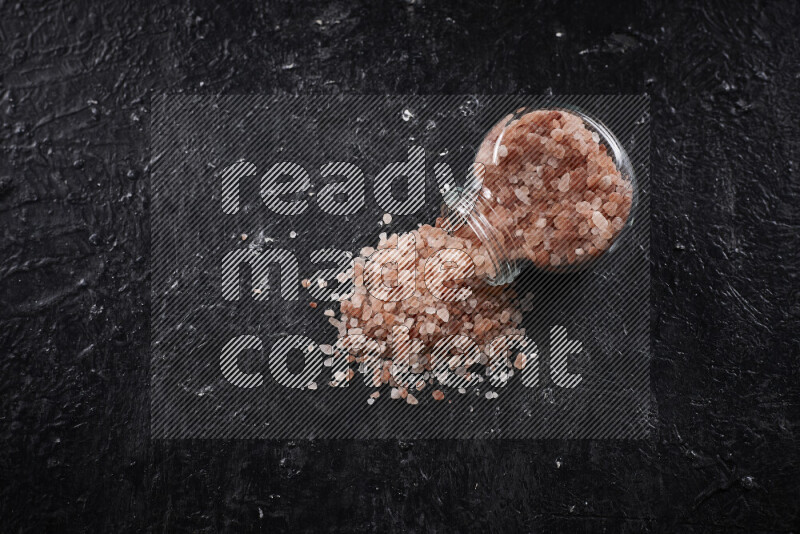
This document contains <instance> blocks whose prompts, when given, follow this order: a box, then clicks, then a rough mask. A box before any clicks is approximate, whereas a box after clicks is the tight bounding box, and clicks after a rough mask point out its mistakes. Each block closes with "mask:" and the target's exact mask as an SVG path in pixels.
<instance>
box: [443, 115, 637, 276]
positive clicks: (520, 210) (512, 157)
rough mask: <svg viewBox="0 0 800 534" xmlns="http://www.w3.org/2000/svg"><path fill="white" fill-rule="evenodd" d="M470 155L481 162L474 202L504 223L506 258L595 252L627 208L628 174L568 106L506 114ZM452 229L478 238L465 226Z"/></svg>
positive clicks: (546, 260) (572, 259)
mask: <svg viewBox="0 0 800 534" xmlns="http://www.w3.org/2000/svg"><path fill="white" fill-rule="evenodd" d="M475 162H476V163H478V164H481V165H483V166H484V181H483V189H482V190H481V191H480V192H479V197H483V198H481V199H480V200H481V203H480V204H478V206H477V207H478V209H481V210H482V211H483V213H484V215H485V217H486V219H487V220H488V222H489V223H490V224H491V225H492V226H494V227H495V228H499V229H502V230H503V232H502V233H503V236H504V238H505V241H506V242H504V243H502V244H501V245H502V249H503V250H504V252H505V255H506V257H507V258H509V259H516V258H528V259H530V260H531V261H533V263H534V264H536V265H537V266H539V267H557V266H563V265H571V264H576V263H579V262H582V261H585V260H587V259H588V258H592V257H596V256H599V255H600V254H602V253H603V251H605V250H607V249H608V248H609V247H610V246H611V243H613V241H614V239H615V238H616V237H617V235H618V234H619V232H620V231H621V230H622V228H623V227H624V226H625V222H626V220H627V218H628V215H629V214H630V210H631V204H632V200H633V188H632V186H631V182H630V177H628V176H622V174H621V173H620V171H619V169H617V167H616V165H615V163H614V161H613V160H612V158H611V157H610V156H609V155H608V152H607V149H606V147H605V146H603V145H602V144H600V137H599V135H598V134H597V133H596V132H592V131H590V130H589V129H587V127H586V125H585V124H584V122H583V120H582V119H581V118H580V117H578V116H576V115H574V114H572V113H569V112H566V111H555V110H537V111H531V112H529V113H525V114H523V115H521V116H519V117H518V118H515V119H513V120H512V117H511V116H508V117H506V118H505V119H503V120H502V121H500V122H499V123H498V124H497V125H496V126H495V127H494V128H492V130H491V131H490V132H489V134H488V135H487V137H486V138H485V139H484V141H483V143H482V144H481V146H480V148H479V150H478V154H477V156H476V158H475ZM487 204H488V207H487V206H486V205H487ZM441 223H442V221H441V220H440V221H438V222H437V225H441ZM457 235H459V236H461V237H464V238H466V239H476V238H475V237H474V236H473V235H472V234H471V232H470V230H469V228H467V227H462V228H461V229H459V231H458V233H457Z"/></svg>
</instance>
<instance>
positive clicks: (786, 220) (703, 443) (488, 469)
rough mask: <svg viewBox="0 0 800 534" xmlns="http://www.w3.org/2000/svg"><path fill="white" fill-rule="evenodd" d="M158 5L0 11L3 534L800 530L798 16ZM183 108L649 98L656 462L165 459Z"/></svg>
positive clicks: (641, 445)
mask: <svg viewBox="0 0 800 534" xmlns="http://www.w3.org/2000/svg"><path fill="white" fill-rule="evenodd" d="M163 4H164V5H157V4H156V3H150V2H113V3H99V2H98V3H96V4H93V3H89V2H85V1H74V2H66V1H65V2H50V3H35V2H19V3H18V2H7V1H2V0H0V48H2V54H0V73H1V74H2V81H1V82H0V110H2V111H1V112H0V113H1V115H0V116H1V117H2V121H0V162H1V163H0V235H2V244H1V245H0V321H1V322H0V347H2V360H0V365H1V366H2V367H1V368H0V393H1V394H2V403H1V404H0V408H1V410H2V411H0V436H1V437H2V449H1V451H0V500H2V515H1V516H0V530H2V531H3V532H67V531H86V532H133V531H154V532H155V531H157V532H171V531H178V532H216V531H256V532H258V531H260V532H275V531H311V530H328V531H337V532H345V531H350V530H355V531H381V532H403V531H411V532H423V531H438V532H444V531H468V530H475V531H477V530H482V531H488V532H519V531H544V532H579V531H607V532H616V531H625V532H639V531H655V532H756V531H760V532H790V531H797V530H798V528H800V527H798V522H799V521H800V519H799V518H798V512H799V508H800V505H798V493H800V482H798V479H799V478H800V459H798V448H799V447H798V437H797V431H798V412H800V409H798V397H800V395H798V394H799V393H800V391H799V389H800V387H799V386H798V353H800V346H799V344H798V337H797V334H796V330H797V328H798V326H799V323H800V321H799V319H800V302H799V301H800V294H799V293H798V285H799V284H798V280H797V274H798V268H797V266H798V262H799V261H800V256H799V253H798V249H799V248H800V240H798V236H797V234H798V230H800V226H799V223H798V208H797V206H796V203H797V202H798V192H799V191H798V189H799V188H800V181H799V180H798V164H799V163H798V160H799V158H800V150H799V149H798V145H799V144H800V134H799V133H798V132H800V129H799V128H798V121H799V120H800V100H798V87H799V86H800V40H799V39H798V35H797V32H798V27H800V7H798V5H797V4H795V3H793V2H748V3H736V4H735V3H732V2H724V3H723V2H719V3H717V4H715V5H706V6H692V5H683V6H679V5H676V4H675V3H672V2H658V3H657V2H647V3H635V4H631V5H623V4H621V3H612V2H609V3H606V4H604V5H600V4H599V3H595V2H586V3H584V4H582V5H580V6H578V5H572V4H570V5H567V4H563V5H554V4H553V3H550V2H539V3H536V2H526V3H524V4H518V3H503V2H499V1H497V2H494V3H486V4H480V3H477V2H471V1H463V2H452V3H450V4H449V5H448V6H445V5H442V4H440V3H438V2H433V1H432V0H417V1H416V2H412V1H407V2H402V1H396V0H387V1H380V2H377V1H368V0H365V1H363V2H360V3H357V2H352V3H343V2H334V3H330V4H327V5H323V4H318V3H310V2H309V3H306V2H269V3H264V5H261V6H258V7H256V6H255V5H251V6H245V5H241V6H235V7H233V6H231V5H229V4H233V3H232V2H230V3H229V2H226V3H224V4H223V5H222V6H221V7H220V6H214V5H213V4H212V3H210V2H208V3H203V4H200V3H198V4H197V5H189V3H187V2H182V3H177V2H176V3H172V4H171V5H168V4H167V3H166V2H164V3H163ZM165 90H169V91H186V92H200V93H218V92H228V93H229V92H288V93H299V94H306V93H337V92H352V93H379V94H384V93H518V92H523V93H534V94H540V93H550V92H552V93H620V92H621V93H643V92H646V93H648V94H650V95H651V97H652V128H653V145H652V176H653V202H652V212H653V231H652V255H653V266H652V278H653V284H652V328H653V348H654V358H653V363H652V386H653V392H654V396H655V400H656V403H657V406H658V419H657V423H656V425H657V426H656V429H655V431H654V433H653V438H652V439H651V440H650V441H632V442H617V441H608V442H585V441H574V442H565V441H519V442H514V441H512V442H500V443H498V442H480V441H439V442H414V443H397V442H392V441H380V442H369V441H360V442H359V441H356V442H349V441H333V442H329V441H319V442H296V443H286V442H264V441H251V442H247V441H245V442H221V441H209V442H203V441H196V442H154V441H151V440H150V439H149V437H148V426H149V425H148V365H147V362H148V334H149V326H148V304H149V296H148V284H149V280H148V257H149V246H148V233H149V228H148V188H149V185H148V154H147V126H148V120H149V115H148V110H149V102H150V99H151V98H152V96H153V95H154V94H156V93H158V92H160V91H165ZM559 465H560V467H559Z"/></svg>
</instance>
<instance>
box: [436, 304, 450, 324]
mask: <svg viewBox="0 0 800 534" xmlns="http://www.w3.org/2000/svg"><path fill="white" fill-rule="evenodd" d="M436 315H438V316H439V318H440V319H441V320H442V321H443V322H445V323H446V322H447V321H449V320H450V312H448V311H447V308H439V309H438V310H437V311H436Z"/></svg>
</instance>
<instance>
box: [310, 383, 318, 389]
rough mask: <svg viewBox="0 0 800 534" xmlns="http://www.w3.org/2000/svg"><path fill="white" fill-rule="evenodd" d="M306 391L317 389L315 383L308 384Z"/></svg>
mask: <svg viewBox="0 0 800 534" xmlns="http://www.w3.org/2000/svg"><path fill="white" fill-rule="evenodd" d="M308 389H312V390H313V389H317V383H316V382H309V383H308Z"/></svg>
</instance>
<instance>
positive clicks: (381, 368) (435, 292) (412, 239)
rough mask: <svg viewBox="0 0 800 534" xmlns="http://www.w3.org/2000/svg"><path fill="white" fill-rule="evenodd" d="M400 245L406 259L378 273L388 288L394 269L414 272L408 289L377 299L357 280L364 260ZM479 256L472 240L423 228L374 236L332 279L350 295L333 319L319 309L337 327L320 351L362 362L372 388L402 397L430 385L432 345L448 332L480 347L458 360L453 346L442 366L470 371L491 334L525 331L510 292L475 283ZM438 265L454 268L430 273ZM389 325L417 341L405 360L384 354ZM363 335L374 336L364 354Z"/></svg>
mask: <svg viewBox="0 0 800 534" xmlns="http://www.w3.org/2000/svg"><path fill="white" fill-rule="evenodd" d="M403 243H407V244H409V246H412V244H413V247H414V248H415V252H416V253H415V254H414V261H413V262H412V263H409V262H403V261H399V262H398V263H396V264H394V265H395V267H394V268H391V269H385V270H383V271H382V278H383V281H384V283H385V284H387V285H388V286H390V287H392V286H394V287H400V284H399V282H403V280H400V279H399V276H402V275H398V273H408V272H410V273H414V274H413V276H415V279H416V283H415V288H414V289H413V293H411V294H409V295H407V297H406V298H402V299H401V300H399V301H396V302H389V301H385V300H382V299H381V298H378V297H377V296H375V295H374V294H373V293H372V292H371V291H369V290H368V288H367V285H366V284H365V283H364V279H365V276H367V275H365V266H366V265H367V260H368V258H370V257H372V256H373V255H374V254H375V253H376V252H378V251H381V250H396V249H402V245H403ZM464 255H469V257H470V258H472V262H473V264H474V265H475V266H474V269H473V268H472V267H471V266H469V264H468V263H467V262H464V261H463V258H464ZM482 255H485V252H484V251H483V250H482V249H481V247H480V246H477V245H476V244H475V242H473V241H472V240H468V239H462V238H458V237H453V236H451V235H448V234H447V232H445V231H444V230H443V229H441V228H437V227H432V226H429V225H424V226H421V227H420V228H419V229H418V230H414V231H412V232H407V233H405V234H402V235H398V234H392V235H391V236H387V235H386V234H381V236H380V242H379V243H378V247H377V249H372V248H371V247H366V248H364V249H362V250H361V253H360V256H358V257H357V258H355V260H354V262H353V267H352V268H351V269H350V270H348V271H347V272H344V273H341V274H340V275H339V277H338V281H339V282H346V281H348V280H350V281H352V282H353V283H354V293H353V295H352V296H351V297H349V298H348V299H345V300H342V301H341V303H340V306H341V307H340V313H339V315H338V317H337V316H336V314H335V313H334V312H333V311H332V310H331V311H328V312H326V314H327V315H328V316H329V321H330V323H331V324H332V325H333V326H334V327H336V328H337V329H338V333H339V342H338V343H337V346H336V347H335V348H334V347H328V346H326V347H325V351H327V352H331V353H333V352H336V353H337V354H338V355H339V356H341V357H345V358H347V359H348V361H350V362H353V361H355V362H357V363H359V364H365V363H369V366H368V369H367V370H368V371H370V372H372V377H373V380H372V382H373V385H374V386H380V385H382V384H389V385H391V386H392V387H394V388H396V389H397V391H398V393H397V394H399V395H400V396H401V397H402V398H406V400H407V401H408V399H407V397H406V396H407V394H408V391H409V390H412V389H417V390H420V389H423V388H424V387H426V384H427V385H431V384H434V383H435V382H436V381H435V378H436V376H435V375H436V368H437V367H436V366H437V362H436V361H434V360H435V358H436V357H438V355H437V354H436V353H435V351H434V347H435V346H436V343H437V342H438V341H440V340H442V339H444V338H445V337H448V336H454V335H463V336H466V337H468V338H469V339H470V340H471V341H472V342H473V343H474V344H475V346H476V347H478V348H479V349H480V351H481V352H480V353H479V354H475V355H474V356H473V357H472V359H470V358H468V357H465V358H463V359H461V358H459V357H458V356H457V355H456V353H457V352H458V351H456V350H454V351H453V353H452V354H449V353H448V355H447V359H448V361H447V364H448V365H449V367H450V370H451V371H454V372H455V374H456V375H457V376H461V377H464V378H465V379H467V380H469V378H470V376H469V375H470V373H473V372H474V371H475V369H474V368H473V369H470V366H471V365H472V364H476V366H477V365H483V366H485V365H487V364H491V362H489V361H488V360H489V358H488V357H487V355H486V351H484V350H483V349H484V348H485V346H486V345H487V344H489V343H490V342H491V341H492V340H494V339H496V338H498V337H499V336H513V335H521V336H524V334H525V331H524V330H523V329H521V328H520V327H519V324H520V322H521V320H522V314H521V312H520V311H519V310H518V309H517V308H516V307H515V305H514V303H513V301H512V299H513V297H514V295H513V292H512V291H510V290H508V289H500V288H493V287H488V286H485V285H484V284H480V283H479V280H478V277H479V276H480V275H481V274H480V273H482V272H486V268H485V267H484V265H486V264H488V263H489V261H488V259H483V260H481V259H480V258H481V256H482ZM443 266H449V267H450V268H452V269H454V271H453V272H452V273H451V274H450V276H449V277H448V278H446V279H445V278H444V277H443V275H437V273H441V272H442V267H443ZM447 280H453V281H452V282H449V281H447ZM404 282H408V281H407V280H406V281H404ZM429 286H430V287H429ZM467 288H468V291H469V294H468V296H467V297H466V298H461V297H463V296H464V295H466V294H465V293H458V291H465V290H467ZM447 291H449V293H447ZM397 327H402V328H403V329H404V334H405V335H407V336H408V338H410V339H411V340H416V341H418V342H419V343H420V348H421V350H419V351H413V352H412V353H411V356H410V358H409V359H408V360H407V361H406V360H403V361H399V360H398V354H396V353H392V351H391V348H390V347H389V346H387V344H386V340H387V339H388V338H389V337H390V336H392V335H396V334H397V332H398V330H396V328H397ZM361 336H364V337H363V338H362V337H361ZM363 339H370V340H375V342H374V343H373V345H372V347H373V350H372V354H368V353H369V352H370V351H369V350H366V347H365V346H364V345H363V343H361V342H362V340H363ZM496 354H497V355H498V356H500V354H499V353H496ZM503 356H505V354H503ZM398 363H402V364H405V365H406V366H407V367H409V368H410V374H409V373H398V372H396V370H397V369H398V366H397V364H398ZM376 364H377V365H376ZM509 365H510V364H509ZM362 370H363V369H362ZM401 374H402V376H401ZM352 376H353V374H352V373H351V374H347V375H345V376H343V377H342V378H343V379H351V378H352ZM479 380H480V379H479ZM397 394H396V395H397ZM432 395H433V397H434V399H436V400H441V399H443V398H444V393H443V392H442V391H440V390H438V389H437V390H435V391H434V392H433V393H432ZM412 398H413V396H412ZM409 402H410V401H409ZM412 403H413V402H412Z"/></svg>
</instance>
